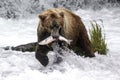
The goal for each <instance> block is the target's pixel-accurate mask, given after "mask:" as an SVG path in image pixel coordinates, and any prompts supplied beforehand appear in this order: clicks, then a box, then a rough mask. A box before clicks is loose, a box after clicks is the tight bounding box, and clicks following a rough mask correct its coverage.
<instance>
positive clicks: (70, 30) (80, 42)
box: [35, 8, 95, 66]
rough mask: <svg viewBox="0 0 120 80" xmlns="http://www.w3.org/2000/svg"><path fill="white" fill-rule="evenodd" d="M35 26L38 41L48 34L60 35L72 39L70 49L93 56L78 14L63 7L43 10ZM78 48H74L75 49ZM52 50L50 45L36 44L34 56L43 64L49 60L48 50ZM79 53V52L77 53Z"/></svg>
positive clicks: (56, 36)
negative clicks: (36, 26)
mask: <svg viewBox="0 0 120 80" xmlns="http://www.w3.org/2000/svg"><path fill="white" fill-rule="evenodd" d="M39 19H40V22H39V25H38V28H37V37H38V43H39V42H40V41H42V40H44V39H46V38H47V37H49V36H52V37H53V38H56V39H57V38H58V37H59V36H60V35H61V36H63V37H65V38H66V39H70V40H72V42H71V45H70V46H71V49H73V51H75V52H77V51H79V50H80V51H81V53H82V55H84V56H85V57H94V56H95V55H94V52H93V49H92V46H91V42H90V40H89V37H88V34H87V30H86V28H85V26H84V24H83V22H82V20H81V18H80V17H79V16H77V15H76V14H74V13H72V12H71V11H69V10H67V9H64V8H53V9H48V10H46V11H43V12H42V13H41V14H40V15H39ZM76 48H77V49H79V50H75V49H76ZM50 50H52V47H51V46H50V45H39V44H37V46H36V53H35V56H36V58H37V59H38V60H39V62H41V64H42V65H43V66H46V65H47V64H48V62H49V59H48V57H47V53H48V51H50ZM77 54H79V53H77Z"/></svg>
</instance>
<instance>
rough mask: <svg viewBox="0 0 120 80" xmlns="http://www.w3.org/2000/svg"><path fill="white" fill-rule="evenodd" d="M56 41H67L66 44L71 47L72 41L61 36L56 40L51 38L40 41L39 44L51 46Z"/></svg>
mask: <svg viewBox="0 0 120 80" xmlns="http://www.w3.org/2000/svg"><path fill="white" fill-rule="evenodd" d="M56 40H60V41H65V42H66V43H67V44H69V45H70V43H71V41H72V40H68V39H66V38H65V37H63V36H59V38H58V39H55V38H53V37H52V36H49V37H48V38H46V39H44V40H42V41H40V42H39V43H38V44H39V45H47V44H50V43H52V42H53V41H56Z"/></svg>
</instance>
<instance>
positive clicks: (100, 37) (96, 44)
mask: <svg viewBox="0 0 120 80" xmlns="http://www.w3.org/2000/svg"><path fill="white" fill-rule="evenodd" d="M91 26H92V28H91V29H90V38H91V39H90V41H91V43H92V47H93V49H94V52H98V53H99V54H104V55H106V54H107V51H108V49H107V44H106V42H105V34H102V28H101V26H100V25H99V24H98V23H97V22H96V21H94V22H91Z"/></svg>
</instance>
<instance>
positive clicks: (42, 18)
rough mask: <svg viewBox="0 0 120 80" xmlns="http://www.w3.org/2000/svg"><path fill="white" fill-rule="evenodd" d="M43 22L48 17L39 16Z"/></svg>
mask: <svg viewBox="0 0 120 80" xmlns="http://www.w3.org/2000/svg"><path fill="white" fill-rule="evenodd" d="M38 17H39V18H40V19H41V20H42V21H43V20H45V18H46V16H45V15H39V16H38Z"/></svg>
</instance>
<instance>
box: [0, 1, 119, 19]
mask: <svg viewBox="0 0 120 80" xmlns="http://www.w3.org/2000/svg"><path fill="white" fill-rule="evenodd" d="M53 7H65V8H68V9H70V10H73V11H74V10H78V9H93V10H100V9H102V8H112V7H120V1H119V0H0V17H3V18H19V17H26V16H27V17H28V16H31V14H33V15H34V14H38V13H40V12H41V11H43V10H45V9H49V8H53Z"/></svg>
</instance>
